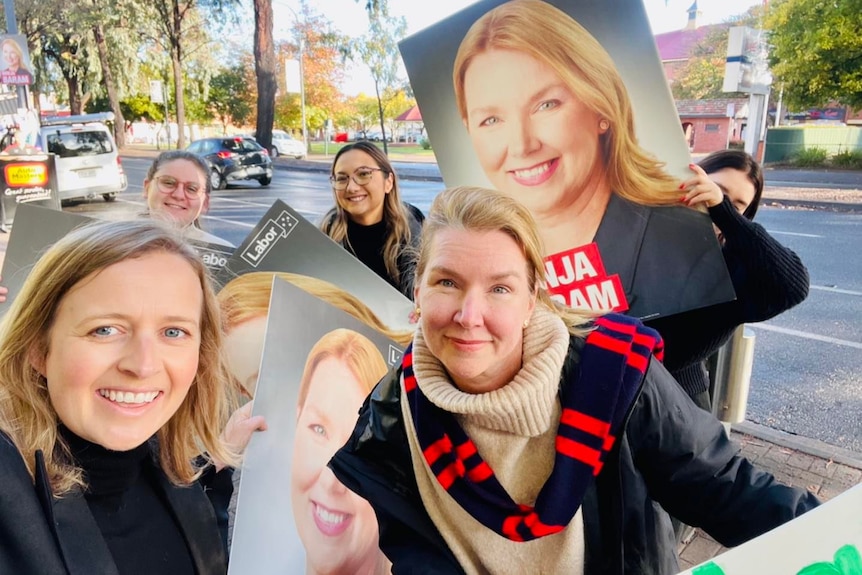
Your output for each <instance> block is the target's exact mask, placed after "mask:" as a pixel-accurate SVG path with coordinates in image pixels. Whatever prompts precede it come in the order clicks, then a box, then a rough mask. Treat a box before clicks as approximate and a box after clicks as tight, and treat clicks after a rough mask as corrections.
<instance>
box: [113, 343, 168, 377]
mask: <svg viewBox="0 0 862 575" xmlns="http://www.w3.org/2000/svg"><path fill="white" fill-rule="evenodd" d="M159 364H160V360H159V352H158V348H157V343H156V342H155V341H154V340H153V338H152V337H149V336H146V335H143V334H140V335H137V334H136V335H133V336H132V337H131V338H130V340H129V342H128V343H127V344H126V346H125V349H124V350H123V355H122V357H121V358H120V361H119V362H118V364H117V367H118V368H119V370H120V371H122V372H123V373H126V374H128V375H131V376H132V377H135V378H138V379H146V378H148V377H151V376H153V375H155V374H156V373H158V372H159Z"/></svg>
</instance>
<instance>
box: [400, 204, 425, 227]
mask: <svg viewBox="0 0 862 575" xmlns="http://www.w3.org/2000/svg"><path fill="white" fill-rule="evenodd" d="M402 203H403V204H404V209H405V210H406V211H407V215H408V217H410V218H412V219H413V220H415V221H416V222H418V223H420V224H421V223H422V222H424V221H425V214H423V213H422V210H420V209H419V208H417V207H416V206H414V205H413V204H409V203H407V202H402Z"/></svg>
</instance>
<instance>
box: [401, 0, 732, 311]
mask: <svg viewBox="0 0 862 575" xmlns="http://www.w3.org/2000/svg"><path fill="white" fill-rule="evenodd" d="M483 4H499V2H487V3H483ZM479 9H480V5H478V4H477V5H475V7H471V8H470V9H468V10H465V14H464V15H460V14H459V15H458V16H456V17H455V18H453V20H456V19H460V20H459V21H458V23H459V24H461V23H463V21H464V19H465V18H469V17H470V16H472V15H473V14H476V13H478V11H479ZM467 12H469V14H466V13H467ZM445 31H446V30H445V29H444V28H443V27H441V28H440V29H439V30H434V32H439V33H444V32H445ZM420 34H421V33H420ZM653 48H654V44H653ZM402 49H403V47H402ZM405 60H406V59H405ZM408 69H410V68H409V67H408ZM452 82H453V88H454V95H455V104H456V106H457V111H458V116H459V117H460V119H461V122H462V123H463V126H464V127H465V128H466V130H467V133H468V134H469V140H470V142H471V144H472V147H473V150H474V152H475V155H476V158H477V159H478V163H479V165H480V166H481V170H482V172H483V173H484V175H485V176H486V177H487V179H488V180H489V181H490V182H491V184H493V186H494V187H495V188H497V189H498V190H500V191H502V192H504V193H506V194H508V195H510V196H512V197H514V198H516V199H518V200H519V201H521V202H522V203H524V204H525V205H526V206H527V207H528V208H529V209H530V211H531V212H532V214H533V215H534V217H535V218H536V219H537V221H538V224H539V228H540V229H541V230H542V239H543V241H544V242H545V245H546V250H547V253H546V256H548V259H549V262H548V271H549V272H550V273H549V274H548V281H549V289H550V291H551V293H552V294H553V295H554V296H555V299H558V300H560V301H562V302H564V303H566V304H568V305H570V306H574V307H589V308H593V309H603V310H609V309H613V310H617V311H626V312H627V313H629V314H630V315H633V316H637V317H640V318H651V317H657V316H664V315H669V314H672V313H678V312H680V311H684V310H686V309H691V308H695V307H700V306H703V305H707V304H710V303H718V302H721V301H727V300H729V299H732V297H733V292H732V289H731V286H730V282H729V280H728V278H727V272H726V270H725V269H724V263H723V261H722V259H721V255H720V252H719V249H718V245H717V242H716V240H715V238H714V237H713V236H712V234H711V228H710V226H709V221H708V218H706V217H705V216H704V214H701V213H698V212H697V211H695V210H692V209H689V208H687V207H685V206H684V205H683V204H682V202H681V198H682V196H683V193H682V192H681V190H680V189H679V185H680V181H679V180H678V179H677V178H675V177H673V176H671V175H669V174H668V173H667V172H666V171H665V170H664V167H663V163H662V162H660V161H659V160H657V159H656V158H655V157H654V156H653V155H652V154H650V153H648V152H647V151H645V150H644V149H643V148H642V147H641V146H640V145H639V144H638V139H637V137H636V135H635V127H634V114H633V110H632V104H631V102H630V100H629V96H628V93H627V89H626V86H625V85H624V83H623V79H622V77H621V75H620V73H619V71H618V70H617V68H616V66H615V65H614V61H613V60H612V59H611V57H610V55H609V54H608V52H607V51H606V50H605V48H603V46H602V45H601V44H600V43H599V42H598V41H597V40H596V39H595V38H594V37H593V36H592V35H591V34H590V32H588V31H587V30H586V28H584V27H583V26H581V25H580V24H579V23H578V22H576V21H575V20H574V19H573V18H572V17H571V16H569V15H568V14H567V13H566V12H563V11H562V10H560V9H558V8H556V7H554V6H552V5H551V4H549V3H547V2H543V1H541V0H513V1H511V2H505V3H502V4H500V5H499V6H497V7H496V8H493V9H492V10H490V11H488V12H486V13H484V14H482V15H481V16H480V17H478V19H477V20H475V21H473V23H472V25H471V26H470V27H469V30H468V31H467V32H466V35H464V36H463V39H461V42H460V46H459V48H458V51H457V55H456V56H455V58H454V61H453V68H452ZM420 95H421V94H420V90H418V89H417V97H419V96H420ZM420 100H421V98H420ZM420 103H421V102H420ZM422 105H423V110H425V105H424V103H423V104H422ZM439 107H440V106H439V105H437V106H435V105H434V104H433V103H432V104H431V105H430V109H431V112H432V113H433V112H435V111H436V110H437V109H439ZM445 116H446V113H445V111H440V112H438V116H437V117H439V118H441V119H442V120H444V121H448V119H449V118H448V117H445ZM432 121H433V118H432V119H431V120H429V122H432ZM434 127H436V126H432V125H430V124H429V132H431V136H432V138H434V136H435V133H434V132H433V131H432V129H433V128H434ZM447 127H448V124H447ZM438 129H439V128H438ZM666 130H667V131H668V132H669V133H671V132H672V131H674V130H678V128H677V126H676V125H675V124H671V125H667V126H666ZM438 133H439V132H438ZM444 137H446V135H445V134H444ZM441 170H443V174H444V178H447V171H446V170H445V169H444V167H443V165H442V163H441ZM452 172H453V173H457V170H452ZM453 183H458V182H452V181H451V180H449V179H447V184H449V185H452V184H453Z"/></svg>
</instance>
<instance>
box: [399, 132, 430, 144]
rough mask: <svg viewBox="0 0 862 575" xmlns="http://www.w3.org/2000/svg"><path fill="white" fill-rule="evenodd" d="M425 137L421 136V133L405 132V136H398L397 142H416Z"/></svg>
mask: <svg viewBox="0 0 862 575" xmlns="http://www.w3.org/2000/svg"><path fill="white" fill-rule="evenodd" d="M424 137H425V136H423V135H422V132H407V133H406V134H401V135H400V136H398V141H399V142H418V141H419V140H421V139H422V138H424Z"/></svg>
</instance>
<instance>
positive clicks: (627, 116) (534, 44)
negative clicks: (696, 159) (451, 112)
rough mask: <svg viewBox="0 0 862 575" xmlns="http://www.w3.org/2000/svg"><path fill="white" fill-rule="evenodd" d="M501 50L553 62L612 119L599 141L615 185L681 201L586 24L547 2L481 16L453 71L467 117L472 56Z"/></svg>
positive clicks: (642, 198) (535, 0)
mask: <svg viewBox="0 0 862 575" xmlns="http://www.w3.org/2000/svg"><path fill="white" fill-rule="evenodd" d="M495 49H496V50H513V51H517V52H522V53H524V54H527V55H529V56H531V57H533V58H535V59H536V60H538V61H539V62H543V63H545V64H547V65H548V66H549V67H550V68H551V69H552V70H553V71H554V72H555V73H556V74H557V76H559V78H560V79H561V80H562V81H563V82H564V83H565V84H566V86H568V88H569V89H570V90H571V91H572V93H573V94H574V95H575V96H576V97H577V98H578V99H579V100H580V101H581V102H582V103H583V104H584V105H585V106H586V107H587V108H588V109H589V110H591V111H592V112H593V113H595V114H597V115H598V116H599V117H600V118H604V119H605V120H607V121H608V122H609V124H610V127H609V128H608V130H607V131H606V132H605V133H604V134H602V135H601V136H600V145H601V148H602V150H601V151H602V159H603V160H604V166H605V170H606V172H607V177H608V183H609V184H610V187H611V190H613V191H614V192H615V193H617V194H618V195H620V196H622V197H623V198H626V199H627V200H631V201H633V202H636V203H639V204H646V205H678V204H679V189H678V186H679V181H678V180H677V179H676V178H674V177H672V176H670V175H669V174H668V173H667V172H665V171H664V163H663V162H660V161H658V160H657V159H656V158H655V157H653V156H652V155H651V154H649V153H648V152H647V151H646V150H644V149H643V148H641V147H640V145H639V144H638V143H637V137H636V136H635V128H634V114H633V112H632V106H631V102H630V100H629V96H628V92H627V91H626V87H625V85H624V84H623V80H622V78H621V77H620V75H619V72H618V71H617V69H616V66H615V65H614V62H613V60H612V59H611V57H610V55H609V54H608V53H607V52H606V51H605V49H604V48H602V45H601V44H599V42H598V41H597V40H596V39H595V38H593V36H592V35H591V34H590V33H589V32H588V31H587V30H586V29H585V28H584V27H583V26H581V25H580V24H578V23H577V22H575V21H574V20H573V19H572V18H571V17H570V16H569V15H568V14H566V13H565V12H563V11H562V10H560V9H558V8H555V7H554V6H551V5H550V4H549V3H547V2H544V1H542V0H512V1H510V2H506V3H504V4H502V5H500V6H498V7H497V8H494V9H493V10H491V11H489V12H487V13H486V14H484V15H483V16H482V17H481V18H479V19H478V20H477V21H476V22H475V23H474V24H473V25H472V26H471V27H470V29H469V30H468V32H467V34H466V35H465V36H464V39H463V40H462V41H461V45H460V47H459V48H458V54H457V56H456V57H455V64H454V66H453V71H452V81H453V84H454V87H455V99H456V102H457V105H458V111H459V112H460V114H461V118H462V119H463V120H464V121H466V120H467V101H466V95H465V93H464V77H465V76H466V74H467V69H468V68H469V66H470V63H471V62H472V61H473V58H475V57H476V56H478V55H479V54H481V53H483V52H486V51H488V50H495ZM668 129H673V127H669V128H668Z"/></svg>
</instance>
